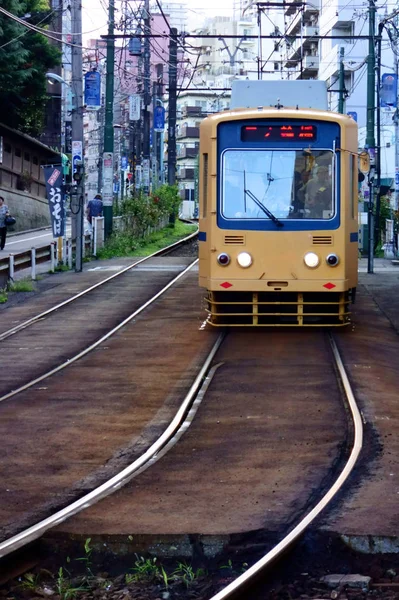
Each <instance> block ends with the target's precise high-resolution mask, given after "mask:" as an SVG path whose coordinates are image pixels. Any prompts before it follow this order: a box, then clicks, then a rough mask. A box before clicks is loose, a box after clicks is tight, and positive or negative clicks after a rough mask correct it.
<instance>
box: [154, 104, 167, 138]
mask: <svg viewBox="0 0 399 600" xmlns="http://www.w3.org/2000/svg"><path fill="white" fill-rule="evenodd" d="M164 129H165V109H164V107H163V106H156V107H155V108H154V131H157V132H159V133H161V132H162V131H163V130H164Z"/></svg>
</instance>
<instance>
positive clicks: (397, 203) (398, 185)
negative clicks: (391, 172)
mask: <svg viewBox="0 0 399 600" xmlns="http://www.w3.org/2000/svg"><path fill="white" fill-rule="evenodd" d="M394 31H395V34H394V44H395V51H394V61H395V75H396V81H398V77H399V45H398V41H399V33H398V18H397V17H395V28H394ZM393 122H394V125H395V138H394V139H395V199H394V205H393V209H394V210H395V211H397V210H399V106H398V96H396V110H395V113H394V116H393Z"/></svg>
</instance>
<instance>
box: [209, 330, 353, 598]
mask: <svg viewBox="0 0 399 600" xmlns="http://www.w3.org/2000/svg"><path fill="white" fill-rule="evenodd" d="M329 341H330V344H331V348H332V354H333V357H334V361H335V366H336V369H337V373H338V374H339V378H340V381H341V384H342V387H343V390H344V392H345V398H346V401H347V403H348V406H349V409H350V414H351V417H352V423H353V432H354V433H353V445H352V450H351V453H350V455H349V458H348V460H347V461H346V464H345V465H344V468H343V469H342V471H341V473H340V474H339V476H338V477H337V479H336V480H335V482H334V483H333V485H331V487H330V488H329V489H328V491H327V492H326V493H325V494H324V495H323V497H322V498H321V499H320V500H319V502H317V504H316V505H315V506H314V507H313V508H312V509H311V510H310V511H309V512H308V513H307V514H306V515H305V516H304V517H303V518H302V519H301V520H300V521H299V522H298V523H297V524H296V525H295V527H293V528H292V529H291V531H290V532H289V533H288V534H287V535H286V536H285V537H284V538H283V539H282V540H281V541H280V542H279V543H278V544H277V545H276V546H274V547H273V548H272V549H271V550H270V551H269V552H267V554H265V555H264V556H263V557H262V558H261V559H260V560H258V561H257V562H256V563H255V564H254V565H252V566H251V567H250V568H249V569H248V570H247V571H246V572H245V573H243V574H242V575H240V576H239V577H238V578H237V579H235V580H234V581H233V582H232V583H231V584H229V585H228V586H227V587H225V588H224V589H222V590H221V591H220V592H218V593H217V594H215V595H214V596H212V598H211V600H226V599H227V598H231V597H233V596H237V597H245V590H246V589H247V588H248V587H249V586H250V585H252V584H253V581H254V580H255V579H256V578H258V577H260V576H261V575H262V574H264V572H265V571H266V570H267V569H268V568H269V567H270V566H271V565H272V564H273V562H274V561H275V560H277V559H278V558H279V557H280V556H282V555H283V554H284V553H285V552H286V551H287V550H288V549H289V548H290V547H291V546H292V545H293V544H294V543H295V542H296V540H297V539H298V538H299V537H300V536H301V535H302V534H303V533H304V532H305V531H306V529H307V528H308V527H309V526H310V525H311V524H312V523H313V522H314V521H315V519H316V518H317V517H318V516H319V515H320V513H321V512H322V511H323V510H324V509H325V508H326V507H327V506H328V505H329V504H330V503H331V502H332V500H333V499H334V498H335V497H336V496H337V494H338V493H339V492H340V491H341V489H342V487H343V486H344V484H345V482H346V480H347V479H348V477H349V475H350V473H351V472H352V470H353V468H354V466H355V464H356V462H357V460H358V457H359V454H360V451H361V449H362V444H363V423H362V417H361V414H360V411H359V408H358V406H357V403H356V399H355V396H354V393H353V390H352V387H351V385H350V382H349V379H348V376H347V373H346V370H345V368H344V365H343V362H342V358H341V356H340V354H339V351H338V348H337V345H336V343H335V341H334V339H333V336H332V334H331V333H329Z"/></svg>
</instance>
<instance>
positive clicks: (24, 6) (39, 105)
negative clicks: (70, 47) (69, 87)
mask: <svg viewBox="0 0 399 600" xmlns="http://www.w3.org/2000/svg"><path fill="white" fill-rule="evenodd" d="M1 6H2V8H4V9H6V10H7V11H9V12H11V13H13V14H15V15H16V16H19V17H22V16H24V15H25V14H26V13H31V14H32V18H31V22H35V21H36V22H38V21H40V20H42V21H43V19H45V20H44V21H43V22H42V23H40V26H41V27H43V26H44V25H45V23H46V21H47V22H48V18H47V19H46V11H48V10H49V4H48V2H47V0H2V2H1ZM38 13H40V16H41V19H40V18H39V19H38V21H37V19H35V15H37V14H38ZM48 14H50V13H49V12H48ZM60 61H61V54H60V51H59V50H58V49H57V47H56V46H54V45H53V44H50V43H49V40H48V39H47V38H46V37H44V36H43V35H42V34H40V33H34V32H32V31H31V30H29V29H27V28H26V27H24V26H23V25H20V24H18V23H16V22H15V21H14V20H12V19H11V18H10V17H7V16H6V15H3V14H0V114H1V115H3V116H4V115H7V118H6V120H7V125H8V126H10V127H13V128H16V129H19V130H21V131H24V132H25V133H28V134H30V135H37V134H38V133H40V131H41V129H42V125H43V117H44V106H45V104H46V101H47V100H48V97H47V94H46V77H45V73H46V72H47V71H49V70H51V69H52V68H54V67H55V66H56V65H58V64H60ZM0 119H1V120H3V121H4V118H1V117H0Z"/></svg>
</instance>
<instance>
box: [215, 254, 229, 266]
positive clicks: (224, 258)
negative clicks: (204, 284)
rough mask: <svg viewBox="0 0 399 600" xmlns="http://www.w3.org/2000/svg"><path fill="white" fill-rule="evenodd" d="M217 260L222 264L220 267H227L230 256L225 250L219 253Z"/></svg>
mask: <svg viewBox="0 0 399 600" xmlns="http://www.w3.org/2000/svg"><path fill="white" fill-rule="evenodd" d="M217 261H218V263H219V265H222V267H227V265H228V264H229V262H230V256H229V255H228V254H226V253H225V252H222V254H219V256H218V258H217Z"/></svg>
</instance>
